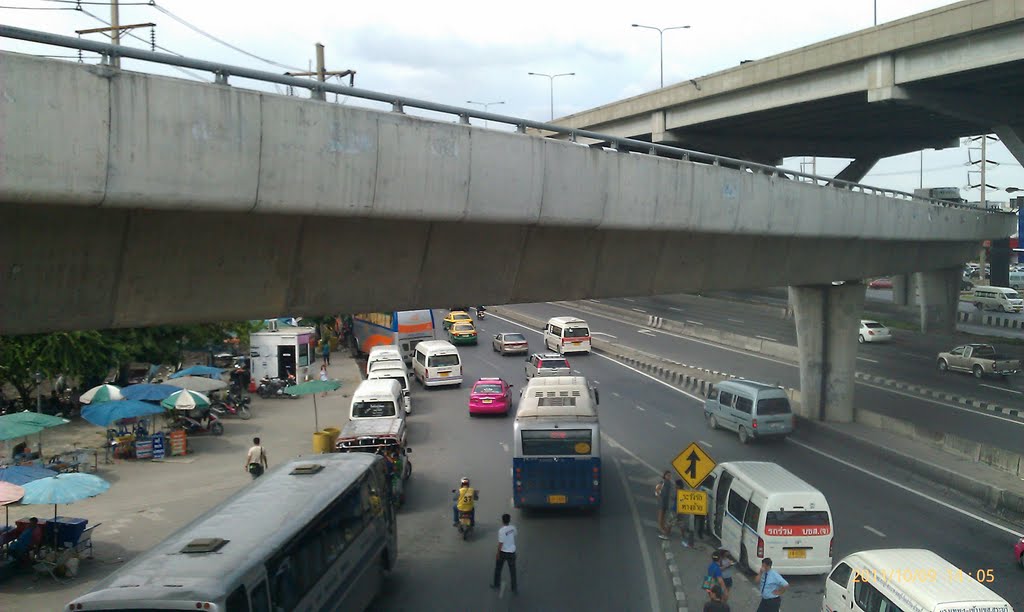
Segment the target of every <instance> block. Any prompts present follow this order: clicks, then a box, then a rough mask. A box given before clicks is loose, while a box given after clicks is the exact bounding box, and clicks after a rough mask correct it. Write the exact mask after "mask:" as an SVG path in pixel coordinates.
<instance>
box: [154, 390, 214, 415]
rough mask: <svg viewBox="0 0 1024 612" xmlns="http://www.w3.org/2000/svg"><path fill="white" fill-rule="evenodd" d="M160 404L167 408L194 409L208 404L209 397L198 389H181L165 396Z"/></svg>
mask: <svg viewBox="0 0 1024 612" xmlns="http://www.w3.org/2000/svg"><path fill="white" fill-rule="evenodd" d="M160 405H161V406H163V407H164V408H167V409H168V410H195V409H196V408H206V407H207V406H209V405H210V398H208V397H206V396H205V395H203V394H202V393H200V392H198V391H189V390H188V389H182V390H180V391H175V392H174V393H172V394H170V395H168V396H167V398H166V399H164V401H162V402H160Z"/></svg>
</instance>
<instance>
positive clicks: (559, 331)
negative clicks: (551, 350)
mask: <svg viewBox="0 0 1024 612" xmlns="http://www.w3.org/2000/svg"><path fill="white" fill-rule="evenodd" d="M551 333H552V334H554V335H556V336H558V337H559V338H561V337H562V328H561V327H555V326H554V325H552V326H551Z"/></svg>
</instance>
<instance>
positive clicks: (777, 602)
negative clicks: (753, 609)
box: [754, 557, 789, 612]
mask: <svg viewBox="0 0 1024 612" xmlns="http://www.w3.org/2000/svg"><path fill="white" fill-rule="evenodd" d="M754 584H756V585H757V592H758V594H759V595H760V596H761V603H760V604H758V606H757V612H779V608H780V607H781V606H782V594H783V593H785V592H786V589H788V588H789V583H788V582H786V579H785V578H783V577H782V575H781V574H779V573H778V572H777V571H775V570H773V569H772V560H771V558H769V557H765V558H764V560H763V561H761V569H760V570H758V572H757V576H755V577H754Z"/></svg>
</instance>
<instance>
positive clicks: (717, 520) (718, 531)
mask: <svg viewBox="0 0 1024 612" xmlns="http://www.w3.org/2000/svg"><path fill="white" fill-rule="evenodd" d="M732 481H733V475H732V474H730V473H729V472H728V470H725V469H723V470H722V475H721V476H719V477H718V479H717V480H716V482H715V486H714V489H713V491H714V495H715V504H714V511H715V516H714V519H713V520H712V521H711V533H713V534H715V537H717V538H719V539H721V537H722V517H723V516H724V515H725V498H726V496H727V495H728V493H729V487H731V486H732Z"/></svg>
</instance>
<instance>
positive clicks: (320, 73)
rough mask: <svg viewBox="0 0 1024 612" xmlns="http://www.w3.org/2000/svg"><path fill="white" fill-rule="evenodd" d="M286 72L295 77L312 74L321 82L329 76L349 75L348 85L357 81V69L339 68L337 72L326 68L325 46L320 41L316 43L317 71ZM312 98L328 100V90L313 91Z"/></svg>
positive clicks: (350, 85)
mask: <svg viewBox="0 0 1024 612" xmlns="http://www.w3.org/2000/svg"><path fill="white" fill-rule="evenodd" d="M285 74H286V75H288V76H294V77H302V76H312V77H316V80H318V81H320V82H321V83H324V82H326V81H327V77H332V76H336V77H338V78H339V79H340V78H342V77H348V86H349V87H352V86H354V85H355V82H356V71H355V70H339V71H336V72H328V71H327V70H326V69H325V68H324V46H323V45H321V44H320V43H316V71H310V72H286V73H285ZM312 98H313V99H314V100H326V99H327V92H325V91H323V90H320V91H313V92H312Z"/></svg>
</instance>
